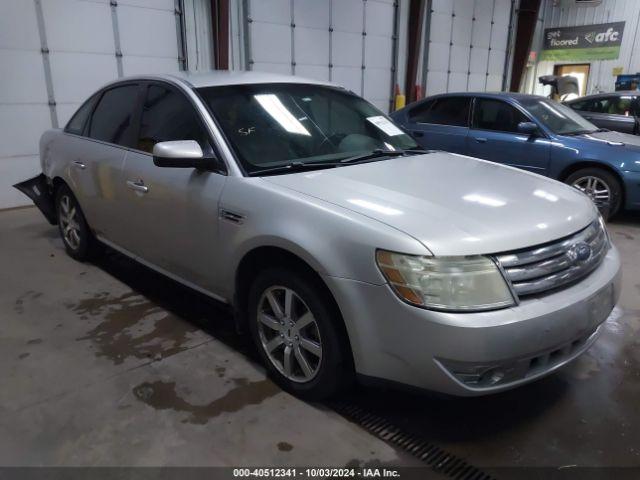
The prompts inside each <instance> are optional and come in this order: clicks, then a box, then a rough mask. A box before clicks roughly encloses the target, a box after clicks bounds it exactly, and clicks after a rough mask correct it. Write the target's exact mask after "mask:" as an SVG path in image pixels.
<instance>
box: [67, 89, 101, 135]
mask: <svg viewBox="0 0 640 480" xmlns="http://www.w3.org/2000/svg"><path fill="white" fill-rule="evenodd" d="M98 98H100V94H99V93H96V94H95V95H94V96H93V97H91V98H90V99H89V100H87V101H86V102H84V103H83V104H82V106H81V107H80V108H79V109H78V111H77V112H76V113H75V114H74V115H73V117H71V120H69V123H67V126H66V127H65V129H64V131H65V132H67V133H73V134H74V135H82V133H83V132H84V127H85V126H86V124H87V120H89V116H90V115H91V112H92V111H93V107H95V105H96V102H97V101H98Z"/></svg>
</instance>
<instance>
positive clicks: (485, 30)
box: [422, 0, 517, 95]
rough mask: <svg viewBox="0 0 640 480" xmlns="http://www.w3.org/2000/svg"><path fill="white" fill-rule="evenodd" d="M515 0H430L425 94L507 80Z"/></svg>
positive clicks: (490, 86) (497, 86) (496, 86)
mask: <svg viewBox="0 0 640 480" xmlns="http://www.w3.org/2000/svg"><path fill="white" fill-rule="evenodd" d="M516 7H517V3H516V1H515V0H432V1H431V6H430V11H429V12H428V14H427V16H426V19H427V20H426V22H427V29H426V30H427V35H426V37H427V38H428V44H427V48H426V50H425V51H424V62H423V65H426V69H425V68H424V67H423V72H424V73H423V77H422V78H423V80H422V86H423V91H424V94H425V95H434V94H437V93H444V92H463V91H499V90H502V89H503V86H504V85H505V82H506V81H507V80H508V76H509V71H508V62H507V61H506V60H507V58H510V55H511V43H512V39H513V38H514V35H512V29H511V25H513V24H514V15H515V13H516Z"/></svg>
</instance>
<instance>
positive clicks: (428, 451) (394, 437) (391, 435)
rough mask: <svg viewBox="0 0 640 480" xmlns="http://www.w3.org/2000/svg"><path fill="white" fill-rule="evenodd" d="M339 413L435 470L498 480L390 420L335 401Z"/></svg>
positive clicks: (462, 479) (461, 478)
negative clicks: (405, 430)
mask: <svg viewBox="0 0 640 480" xmlns="http://www.w3.org/2000/svg"><path fill="white" fill-rule="evenodd" d="M331 408H333V410H335V411H336V412H337V413H339V414H340V415H342V416H343V417H345V418H347V419H348V420H350V421H352V422H353V423H355V424H357V425H359V426H361V427H363V428H364V429H366V430H367V431H369V432H371V433H372V434H374V435H375V436H377V437H378V438H380V439H381V440H384V441H386V442H388V443H391V444H393V445H395V446H397V447H400V448H401V449H403V450H404V451H405V452H407V453H409V454H411V455H413V456H414V457H416V458H418V459H420V460H421V461H423V462H424V463H425V464H426V465H428V466H429V467H431V468H432V469H433V471H434V472H437V473H440V474H442V475H444V476H446V477H449V478H454V479H456V480H495V477H492V476H491V475H489V474H488V473H485V472H483V471H482V470H480V469H479V468H477V467H474V466H473V465H470V464H468V463H467V462H466V461H464V460H463V459H461V458H459V457H457V456H455V455H453V454H451V453H448V452H446V451H444V450H443V449H441V448H440V447H437V446H435V445H433V444H432V443H429V442H427V441H425V440H423V439H421V438H419V437H417V436H416V435H413V434H411V433H407V432H404V431H403V430H401V429H400V428H398V427H397V426H395V425H393V424H392V423H391V422H389V421H388V420H386V419H384V418H382V417H380V416H378V415H376V414H374V413H371V412H367V411H365V410H363V409H362V408H361V407H359V406H357V405H354V404H348V403H332V404H331Z"/></svg>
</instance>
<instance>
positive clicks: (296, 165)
mask: <svg viewBox="0 0 640 480" xmlns="http://www.w3.org/2000/svg"><path fill="white" fill-rule="evenodd" d="M434 151H435V150H424V149H422V148H409V149H406V150H382V149H380V148H378V149H375V150H372V151H371V152H368V153H363V154H361V155H354V156H353V157H347V158H344V159H342V160H340V161H339V162H320V163H318V162H316V163H305V162H299V161H296V162H289V163H286V164H284V165H278V166H277V167H269V168H263V169H261V170H256V171H255V172H250V173H249V174H248V175H249V176H250V177H259V176H261V175H268V174H271V173H294V172H301V171H304V170H317V169H320V168H331V167H344V166H345V165H348V164H354V163H358V162H364V161H368V160H375V159H377V158H383V157H400V156H403V155H420V154H424V153H433V152H434Z"/></svg>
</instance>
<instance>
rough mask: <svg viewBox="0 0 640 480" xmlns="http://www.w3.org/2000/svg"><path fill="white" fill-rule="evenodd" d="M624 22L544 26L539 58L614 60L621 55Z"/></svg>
mask: <svg viewBox="0 0 640 480" xmlns="http://www.w3.org/2000/svg"><path fill="white" fill-rule="evenodd" d="M624 23H625V22H614V23H601V24H598V25H581V26H578V27H559V28H546V29H545V30H544V46H543V51H542V55H541V56H540V59H541V60H570V61H579V60H613V59H616V58H618V55H619V54H620V45H621V44H622V33H623V32H624Z"/></svg>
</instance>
